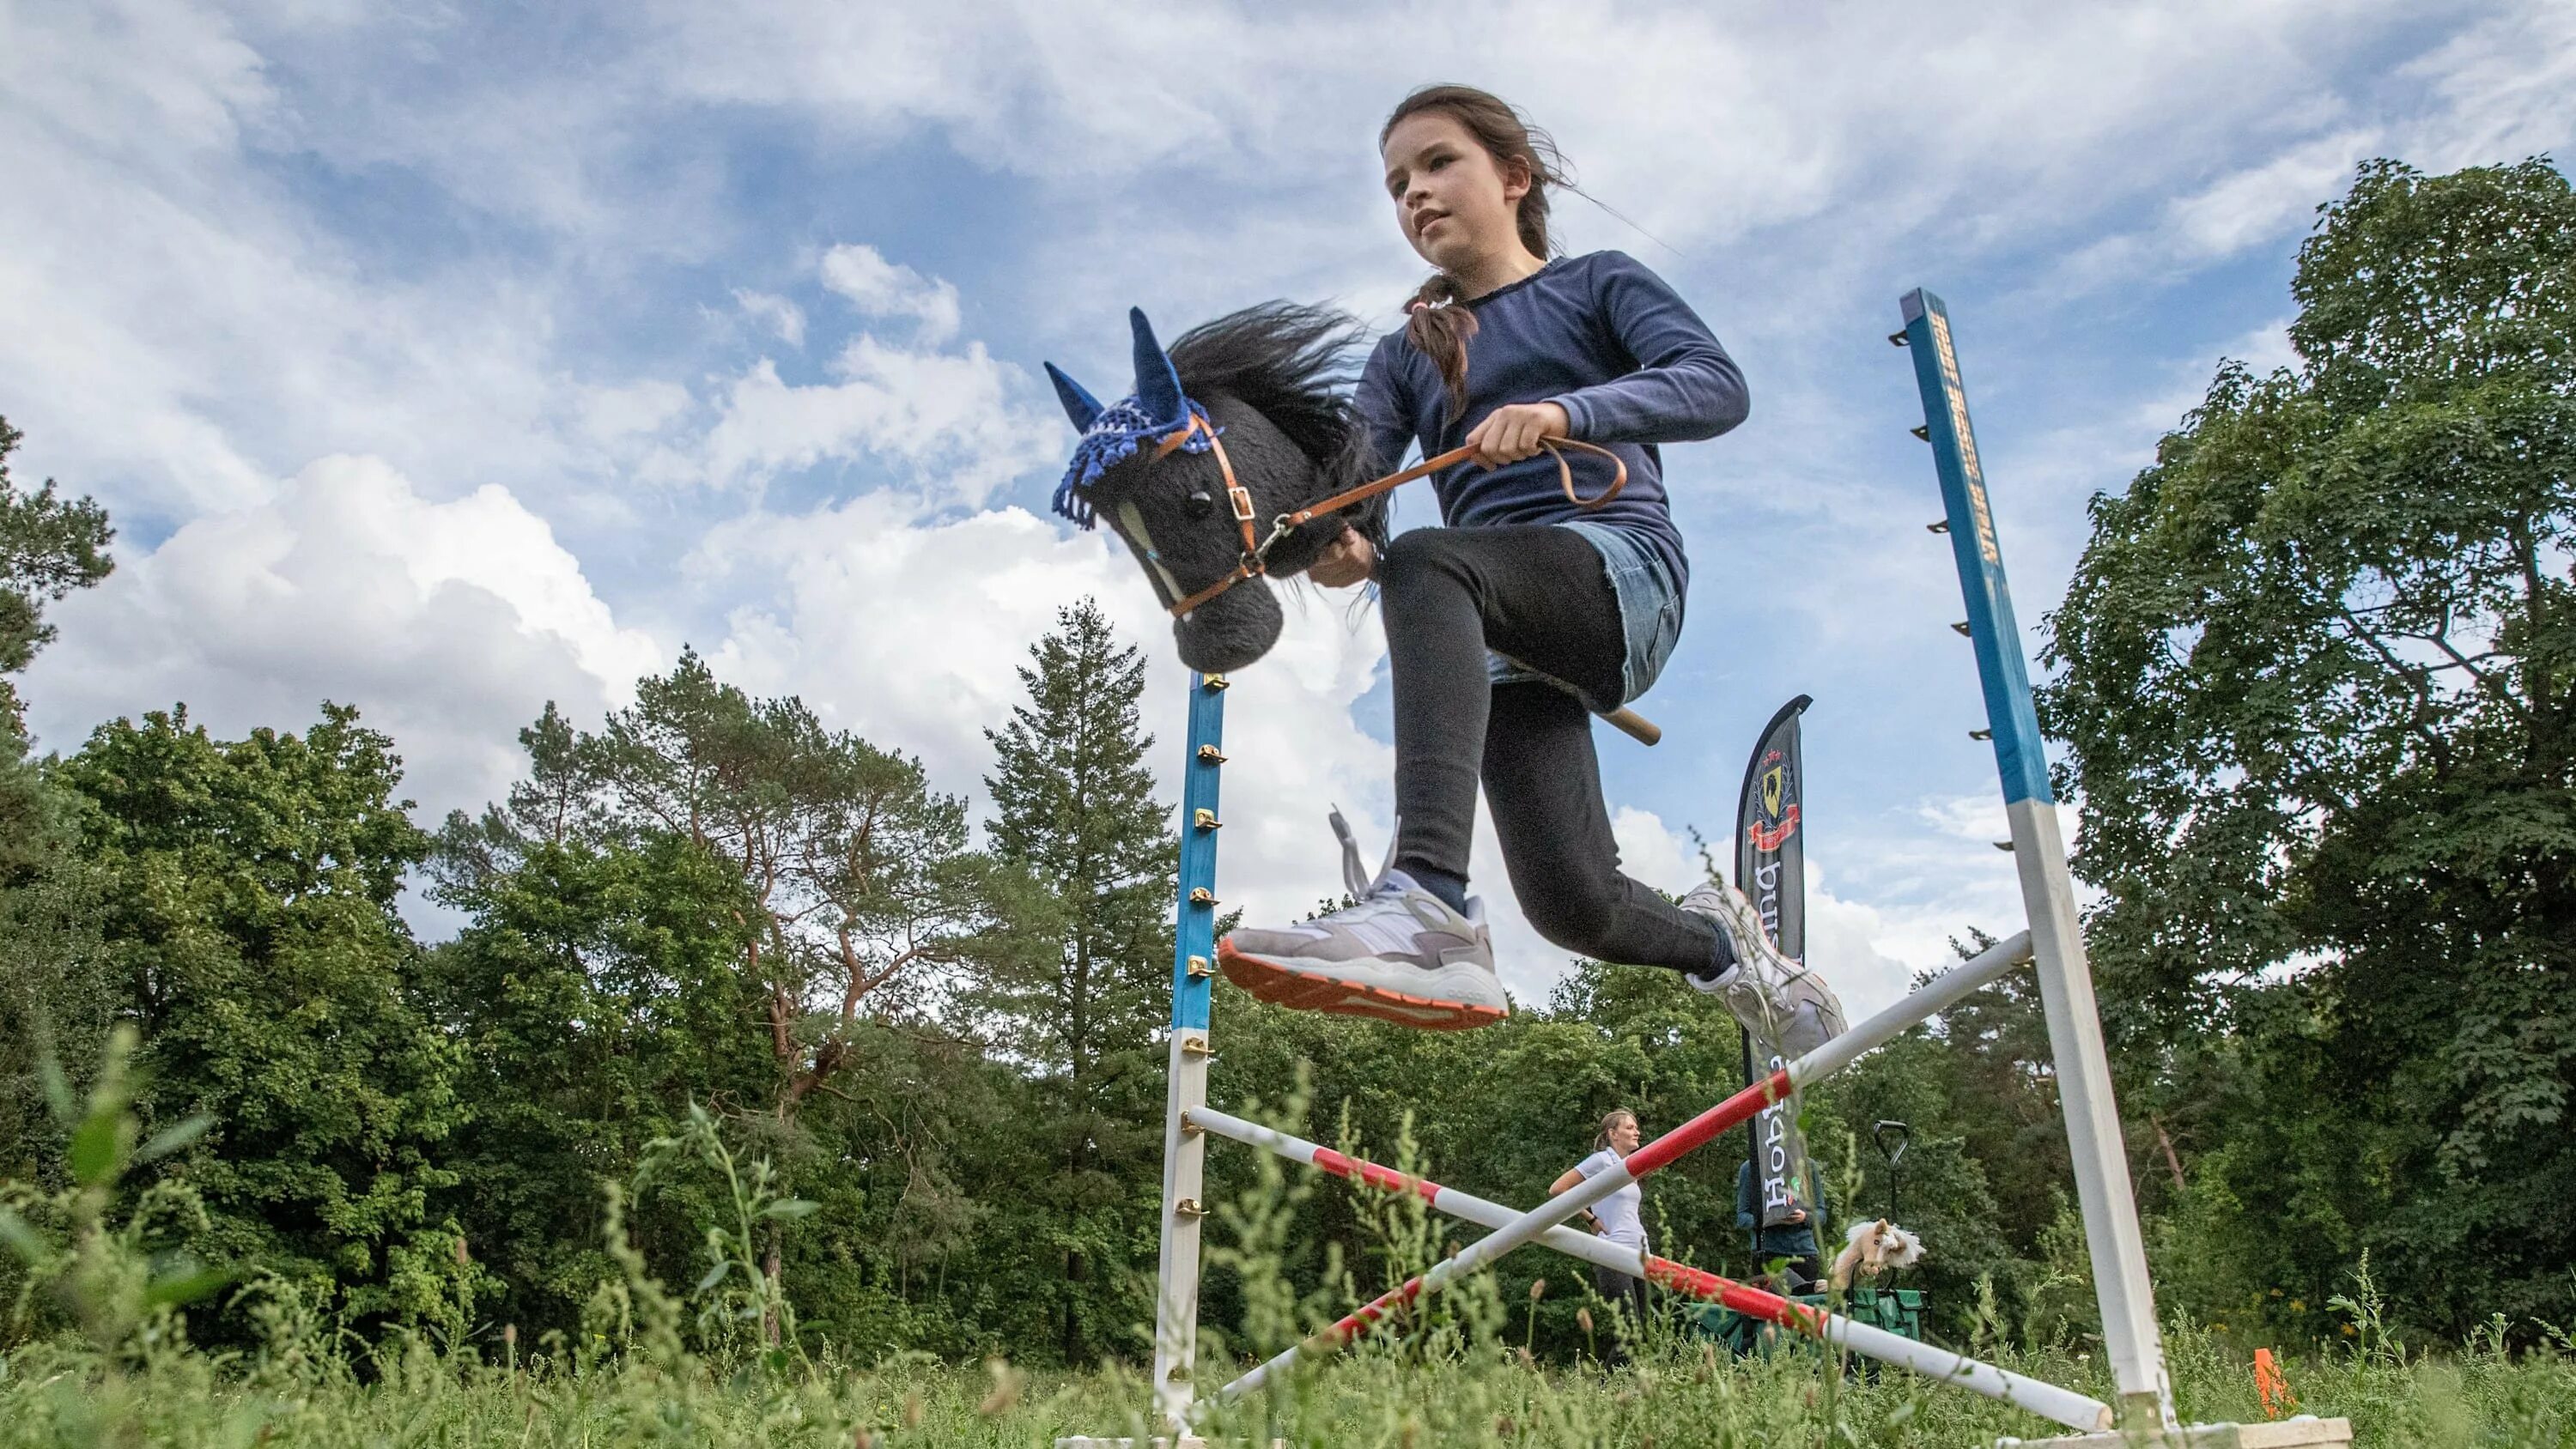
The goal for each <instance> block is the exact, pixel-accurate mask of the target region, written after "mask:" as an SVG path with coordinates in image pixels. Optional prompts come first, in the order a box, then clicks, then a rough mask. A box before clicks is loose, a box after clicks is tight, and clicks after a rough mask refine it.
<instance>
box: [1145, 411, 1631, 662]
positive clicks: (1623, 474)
mask: <svg viewBox="0 0 2576 1449" xmlns="http://www.w3.org/2000/svg"><path fill="white" fill-rule="evenodd" d="M1194 433H1203V434H1205V435H1206V436H1207V440H1208V447H1209V448H1210V449H1211V450H1212V451H1214V452H1215V454H1216V466H1217V468H1218V470H1219V471H1220V472H1222V473H1223V474H1224V475H1225V497H1226V502H1227V504H1228V505H1229V506H1230V507H1231V508H1232V509H1233V511H1234V523H1235V527H1236V528H1238V529H1240V530H1241V531H1242V533H1243V553H1242V556H1241V557H1239V558H1238V559H1236V560H1235V565H1234V572H1232V573H1230V574H1227V575H1226V576H1225V577H1223V578H1221V579H1218V580H1217V581H1216V582H1215V583H1212V584H1210V585H1208V586H1207V587H1206V588H1204V589H1201V590H1199V591H1198V592H1197V593H1195V594H1192V595H1190V596H1189V597H1188V598H1186V599H1182V600H1180V601H1178V602H1177V603H1174V604H1173V605H1172V616H1173V617H1174V618H1180V617H1183V616H1185V615H1187V614H1189V613H1190V611H1192V610H1194V609H1196V608H1198V607H1199V606H1200V605H1202V604H1205V603H1206V602H1208V601H1209V600H1210V599H1213V598H1215V597H1216V596H1217V595H1219V594H1222V593H1224V592H1225V591H1226V590H1228V589H1230V588H1233V587H1234V586H1235V585H1236V584H1239V583H1242V582H1243V581H1244V580H1246V579H1256V578H1259V577H1261V576H1262V575H1264V574H1267V573H1268V572H1270V551H1271V550H1272V549H1274V548H1277V547H1278V546H1279V544H1280V542H1281V541H1282V540H1284V539H1286V538H1287V537H1288V535H1290V534H1292V533H1295V532H1296V531H1297V530H1298V529H1300V528H1303V527H1305V526H1306V525H1307V524H1309V523H1312V522H1314V521H1315V520H1316V519H1318V518H1321V517H1323V516H1324V515H1325V514H1328V513H1338V512H1340V511H1341V510H1343V509H1345V508H1348V507H1350V506H1351V505H1352V504H1354V503H1362V502H1365V501H1367V500H1368V499H1371V498H1374V497H1376V496H1377V495H1379V494H1381V493H1384V492H1387V491H1389V490H1390V489H1394V488H1397V487H1400V486H1402V485H1404V484H1406V483H1410V482H1412V481H1413V480H1414V479H1416V478H1423V477H1428V476H1430V475H1431V474H1433V473H1437V472H1439V471H1440V470H1441V469H1443V468H1449V467H1454V466H1456V465H1457V464H1460V463H1464V462H1466V461H1467V460H1468V459H1470V458H1472V457H1474V456H1476V450H1475V449H1473V448H1452V449H1450V450H1449V451H1448V452H1446V453H1443V454H1441V455H1440V456H1439V457H1437V458H1425V459H1423V460H1422V461H1421V462H1419V463H1416V464H1414V465H1413V466H1412V467H1410V468H1407V469H1405V470H1404V471H1402V472H1400V473H1389V474H1387V475H1386V476H1385V477H1383V478H1372V479H1370V480H1369V481H1368V482H1366V483H1363V484H1361V485H1359V486H1358V487H1356V488H1351V489H1346V490H1344V491H1343V492H1340V493H1336V494H1334V495H1333V496H1332V497H1330V498H1327V499H1324V500H1323V501H1322V502H1319V503H1310V504H1308V505H1306V506H1305V507H1303V508H1300V509H1298V510H1297V511H1296V512H1294V513H1283V514H1280V515H1279V516H1278V517H1277V518H1276V519H1274V520H1272V521H1271V524H1270V536H1269V537H1268V538H1256V537H1255V536H1254V534H1253V531H1252V516H1253V515H1252V494H1251V492H1250V491H1249V490H1247V489H1246V488H1245V487H1244V486H1243V484H1242V483H1241V482H1239V481H1237V480H1236V478H1235V476H1234V461H1233V460H1232V459H1230V458H1228V457H1226V455H1225V444H1224V442H1223V441H1221V440H1220V439H1219V438H1218V437H1217V435H1216V429H1214V428H1212V427H1209V426H1208V425H1207V421H1206V420H1205V419H1203V418H1201V417H1199V416H1198V415H1197V414H1195V413H1193V414H1191V415H1190V420H1189V421H1188V422H1187V423H1186V424H1184V425H1182V426H1181V427H1180V428H1179V429H1177V430H1175V431H1174V432H1172V433H1171V434H1169V435H1168V436H1166V437H1165V438H1164V439H1163V440H1162V441H1161V442H1160V443H1158V444H1156V445H1155V447H1154V459H1155V461H1157V462H1160V461H1161V460H1163V459H1165V458H1168V457H1170V456H1171V455H1172V454H1173V453H1174V452H1175V451H1177V450H1178V449H1179V448H1180V446H1181V445H1182V444H1183V443H1186V442H1188V441H1189V440H1190V437H1191V435H1192V434H1194ZM1539 446H1540V447H1542V448H1545V449H1547V451H1548V455H1549V456H1550V457H1552V458H1554V459H1556V482H1557V486H1558V487H1560V488H1563V489H1564V490H1565V499H1566V501H1567V502H1568V503H1571V504H1573V505H1574V506H1575V507H1577V508H1586V509H1589V508H1599V507H1600V506H1601V505H1603V504H1605V503H1608V502H1609V501H1610V500H1611V499H1613V498H1616V497H1618V496H1619V490H1621V489H1623V488H1625V487H1627V486H1628V464H1627V462H1626V460H1624V459H1622V458H1621V457H1620V456H1619V455H1618V454H1617V453H1614V452H1612V451H1610V450H1609V449H1608V448H1604V447H1601V446H1599V445H1598V444H1594V443H1585V442H1579V441H1577V440H1575V439H1573V438H1541V439H1540V440H1539ZM1561 448H1581V449H1582V450H1583V451H1585V452H1587V453H1598V454H1600V455H1601V456H1602V457H1604V458H1607V459H1609V460H1610V462H1611V465H1612V466H1613V467H1615V468H1617V469H1618V470H1619V471H1618V472H1617V473H1616V474H1614V475H1613V476H1612V477H1611V479H1610V486H1609V487H1607V488H1604V489H1602V490H1601V491H1600V493H1599V494H1597V495H1595V496H1593V497H1591V498H1585V497H1582V496H1581V495H1579V494H1577V493H1576V492H1575V491H1574V469H1573V468H1572V467H1570V466H1568V465H1567V463H1566V461H1565V454H1564V453H1563V452H1562V451H1560V449H1561Z"/></svg>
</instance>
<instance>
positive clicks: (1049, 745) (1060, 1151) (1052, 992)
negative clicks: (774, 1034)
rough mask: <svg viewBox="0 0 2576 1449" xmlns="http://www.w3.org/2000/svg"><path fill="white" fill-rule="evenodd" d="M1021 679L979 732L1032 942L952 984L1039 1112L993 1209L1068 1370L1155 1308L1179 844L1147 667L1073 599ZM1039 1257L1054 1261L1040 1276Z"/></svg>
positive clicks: (1120, 1341)
mask: <svg viewBox="0 0 2576 1449" xmlns="http://www.w3.org/2000/svg"><path fill="white" fill-rule="evenodd" d="M1029 654H1030V662H1029V664H1028V665H1027V666H1025V667H1023V668H1022V669H1021V670H1020V682H1021V684H1022V685H1023V686H1024V687H1025V688H1026V689H1027V691H1028V700H1027V702H1026V703H1024V704H1019V705H1014V706H1013V707H1012V710H1011V720H1010V723H1009V724H1008V725H1006V726H1004V727H1003V728H1001V729H999V730H987V731H986V732H985V737H986V738H987V739H988V740H989V741H991V743H992V745H993V753H994V770H993V773H992V774H990V775H988V776H986V777H985V780H984V786H985V789H986V790H987V791H988V792H989V793H990V794H991V796H992V800H993V809H994V817H993V819H991V820H990V821H988V822H987V823H986V827H985V828H986V830H987V832H988V833H989V836H990V838H991V840H992V848H993V853H994V855H995V856H996V857H998V859H999V860H1000V861H1001V862H1003V863H1004V864H1005V865H1006V866H1008V867H1011V868H1012V869H1013V870H1014V871H1016V872H1018V873H1019V874H1021V875H1022V876H1024V877H1025V879H1026V880H1027V882H1028V883H1029V885H1028V890H1029V898H1028V899H1025V900H1023V901H1022V902H1021V903H1020V904H1018V906H1017V909H1016V915H1017V916H1018V918H1019V919H1020V921H1021V923H1022V929H1023V930H1024V932H1025V933H1026V939H1027V943H1028V947H1029V949H1027V950H1024V951H1016V952H1014V951H997V952H994V953H992V954H991V955H990V956H989V957H988V958H987V960H986V962H985V969H984V970H983V971H982V972H981V973H979V976H978V978H977V980H976V983H975V985H974V987H973V988H972V990H971V991H970V993H969V995H968V1002H969V1005H970V1007H971V1009H972V1010H973V1012H974V1014H975V1016H976V1018H977V1020H978V1023H979V1026H980V1029H981V1031H982V1032H984V1033H985V1034H987V1035H988V1036H989V1037H990V1039H991V1040H992V1042H993V1044H994V1046H995V1047H996V1048H998V1049H999V1050H1001V1051H1003V1052H1006V1053H1009V1054H1010V1055H1011V1056H1012V1057H1013V1058H1015V1059H1017V1060H1018V1061H1020V1062H1021V1063H1022V1064H1023V1067H1024V1070H1025V1071H1026V1072H1027V1073H1028V1075H1029V1077H1030V1086H1031V1087H1032V1089H1033V1091H1034V1094H1035V1099H1036V1103H1037V1105H1038V1106H1039V1108H1040V1111H1041V1113H1042V1114H1043V1115H1042V1118H1041V1119H1040V1122H1039V1123H1037V1124H1033V1125H1034V1126H1035V1131H1034V1132H1033V1133H1032V1137H1033V1140H1032V1141H1031V1143H1030V1144H1029V1150H1030V1151H1031V1152H1032V1154H1033V1155H1035V1156H1037V1157H1038V1158H1039V1159H1040V1160H1041V1161H1043V1163H1044V1166H1043V1167H1042V1168H1040V1169H1038V1170H1037V1171H1036V1172H1034V1173H1032V1175H1031V1178H1030V1179H1029V1180H1028V1181H1027V1182H1026V1183H1025V1184H1024V1192H1025V1197H1024V1198H1023V1199H1021V1200H1019V1201H1015V1202H1012V1203H1008V1204H1004V1205H1002V1207H1001V1215H1002V1216H1003V1217H1004V1218H1006V1219H1012V1220H1015V1222H1014V1227H1015V1228H1016V1231H1015V1232H1013V1233H1011V1234H1009V1235H1006V1236H1005V1237H1004V1239H1003V1241H1005V1242H1008V1241H1011V1240H1012V1238H1013V1237H1018V1238H1020V1240H1021V1241H1024V1242H1027V1243H1029V1244H1030V1247H1031V1249H1032V1250H1033V1252H1032V1256H1033V1257H1037V1258H1039V1259H1041V1260H1052V1261H1042V1262H1041V1263H1033V1264H1031V1269H1032V1276H1033V1277H1034V1278H1035V1279H1036V1281H1035V1282H1033V1283H1031V1284H1030V1289H1031V1291H1033V1292H1037V1293H1042V1294H1043V1295H1044V1296H1045V1299H1046V1303H1045V1310H1046V1311H1047V1313H1048V1316H1050V1317H1052V1318H1053V1319H1054V1320H1055V1322H1056V1340H1057V1348H1058V1351H1059V1352H1060V1353H1061V1355H1062V1357H1063V1360H1064V1361H1065V1362H1067V1363H1077V1364H1078V1363H1083V1362H1085V1361H1087V1360H1089V1359H1090V1358H1092V1357H1093V1356H1094V1355H1095V1354H1096V1353H1098V1352H1100V1351H1103V1350H1105V1349H1110V1348H1116V1347H1125V1346H1127V1345H1126V1339H1127V1330H1128V1328H1129V1327H1130V1325H1132V1324H1133V1323H1135V1322H1136V1321H1137V1320H1138V1319H1139V1318H1140V1317H1141V1316H1143V1315H1146V1314H1150V1313H1151V1312H1152V1311H1153V1308H1152V1304H1153V1296H1152V1295H1153V1284H1152V1280H1151V1279H1150V1278H1148V1277H1145V1276H1144V1275H1142V1274H1139V1273H1138V1272H1136V1271H1134V1269H1133V1268H1132V1267H1131V1266H1130V1265H1131V1263H1132V1262H1133V1261H1134V1260H1133V1258H1132V1254H1133V1252H1134V1245H1135V1244H1136V1243H1138V1242H1139V1241H1141V1240H1143V1239H1145V1238H1147V1237H1149V1236H1150V1235H1152V1234H1153V1233H1154V1232H1155V1231H1156V1228H1157V1224H1158V1222H1159V1218H1160V1205H1159V1202H1158V1190H1159V1186H1160V1178H1161V1165H1160V1164H1161V1156H1162V1144H1163V1124H1162V1109H1163V1083H1164V1074H1163V1053H1164V1045H1163V1039H1162V1027H1163V1024H1164V1023H1165V1022H1166V1021H1167V1020H1168V1019H1169V1013H1170V1002H1171V960H1172V924H1171V916H1172V890H1173V881H1174V879H1175V872H1176V871H1177V870H1178V868H1179V862H1180V845H1179V839H1178V837H1177V835H1176V834H1175V833H1174V832H1173V830H1172V828H1171V823H1170V820H1169V812H1168V811H1167V810H1165V809H1164V808H1163V806H1162V805H1161V804H1160V803H1159V802H1157V801H1156V800H1155V799H1154V774H1153V771H1152V769H1151V768H1150V767H1149V766H1148V765H1147V764H1146V752H1147V751H1148V750H1149V749H1150V748H1151V747H1152V746H1153V743H1154V741H1153V737H1152V736H1151V735H1148V734H1146V733H1145V732H1144V729H1143V726H1142V724H1141V722H1140V721H1139V718H1138V714H1137V702H1138V700H1140V699H1141V698H1142V697H1143V695H1144V692H1145V664H1144V660H1143V659H1142V658H1141V657H1140V656H1139V655H1138V653H1137V651H1136V650H1134V649H1133V648H1125V647H1121V646H1120V645H1119V644H1118V642H1117V640H1116V638H1115V636H1114V635H1113V634H1112V633H1111V630H1110V627H1109V621H1108V619H1107V617H1106V616H1104V615H1102V614H1101V612H1100V611H1099V609H1098V608H1097V607H1096V606H1094V605H1093V604H1092V603H1091V601H1089V600H1087V599H1086V600H1084V601H1082V602H1081V603H1078V604H1076V605H1074V606H1073V607H1071V608H1068V609H1065V610H1063V611H1062V612H1061V613H1059V614H1058V616H1057V620H1056V628H1055V630H1054V631H1053V632H1051V633H1049V634H1047V635H1046V636H1045V637H1044V638H1042V639H1040V640H1039V641H1038V642H1037V644H1036V645H1035V646H1033V647H1032V648H1031V649H1030V651H1029ZM1048 1268H1053V1269H1055V1271H1053V1272H1049V1271H1047V1269H1048Z"/></svg>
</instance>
